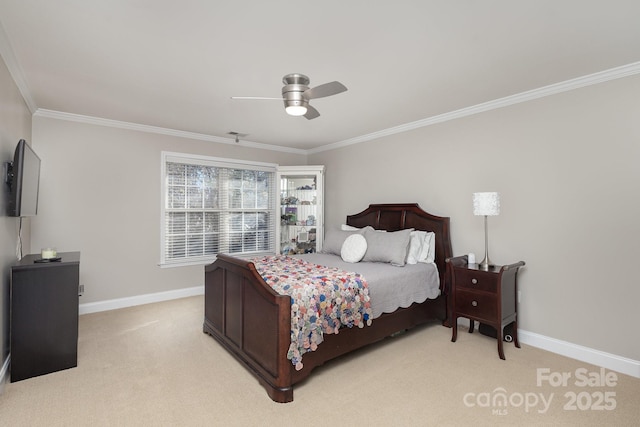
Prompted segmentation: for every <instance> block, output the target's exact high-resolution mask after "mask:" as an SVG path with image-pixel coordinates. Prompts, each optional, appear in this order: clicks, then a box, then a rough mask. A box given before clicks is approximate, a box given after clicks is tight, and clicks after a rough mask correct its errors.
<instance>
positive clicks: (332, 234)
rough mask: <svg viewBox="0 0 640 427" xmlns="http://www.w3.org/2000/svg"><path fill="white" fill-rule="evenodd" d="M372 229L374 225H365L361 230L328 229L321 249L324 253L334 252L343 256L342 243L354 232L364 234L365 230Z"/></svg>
mask: <svg viewBox="0 0 640 427" xmlns="http://www.w3.org/2000/svg"><path fill="white" fill-rule="evenodd" d="M368 229H371V230H373V227H369V226H367V227H365V228H362V229H360V230H354V231H342V230H327V234H326V235H325V236H324V242H323V243H322V250H321V251H320V252H321V253H323V254H333V255H338V256H341V252H342V244H343V243H344V241H345V240H346V239H347V237H349V236H351V235H352V234H363V233H364V232H365V230H368Z"/></svg>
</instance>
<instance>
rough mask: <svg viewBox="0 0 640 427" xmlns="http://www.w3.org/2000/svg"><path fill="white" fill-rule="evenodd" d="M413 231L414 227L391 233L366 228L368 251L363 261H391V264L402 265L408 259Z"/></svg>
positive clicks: (365, 235)
mask: <svg viewBox="0 0 640 427" xmlns="http://www.w3.org/2000/svg"><path fill="white" fill-rule="evenodd" d="M412 231H413V228H408V229H406V230H400V231H393V232H389V233H378V232H376V231H373V230H365V232H364V237H365V239H367V252H366V253H365V254H364V258H363V259H362V261H372V262H389V263H391V265H396V266H398V267H402V266H403V265H404V264H405V262H406V259H407V251H408V250H409V241H410V240H411V232H412Z"/></svg>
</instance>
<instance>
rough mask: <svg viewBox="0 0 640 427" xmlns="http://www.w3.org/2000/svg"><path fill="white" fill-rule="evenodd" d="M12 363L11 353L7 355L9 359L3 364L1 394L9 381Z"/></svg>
mask: <svg viewBox="0 0 640 427" xmlns="http://www.w3.org/2000/svg"><path fill="white" fill-rule="evenodd" d="M10 364H11V354H9V355H8V356H7V360H5V361H4V363H3V364H2V370H0V394H2V393H3V392H4V385H5V384H6V383H8V382H9V365H10Z"/></svg>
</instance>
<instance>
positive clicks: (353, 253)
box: [340, 234, 367, 262]
mask: <svg viewBox="0 0 640 427" xmlns="http://www.w3.org/2000/svg"><path fill="white" fill-rule="evenodd" d="M366 252H367V239H365V238H364V236H363V235H362V234H352V235H351V236H349V237H347V238H346V239H344V243H343V244H342V249H341V250H340V256H341V257H342V260H343V261H344V262H360V260H362V258H363V257H364V254H365V253H366Z"/></svg>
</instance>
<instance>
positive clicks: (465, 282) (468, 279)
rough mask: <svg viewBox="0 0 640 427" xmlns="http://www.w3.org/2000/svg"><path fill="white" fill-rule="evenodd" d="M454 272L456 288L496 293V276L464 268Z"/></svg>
mask: <svg viewBox="0 0 640 427" xmlns="http://www.w3.org/2000/svg"><path fill="white" fill-rule="evenodd" d="M454 271H455V272H454V274H455V275H456V277H455V281H456V287H457V288H463V289H464V288H467V289H478V290H481V291H486V292H494V293H495V292H497V291H498V289H497V285H496V277H497V275H496V274H493V273H486V272H484V271H478V270H469V269H466V268H464V269H455V270H454Z"/></svg>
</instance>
